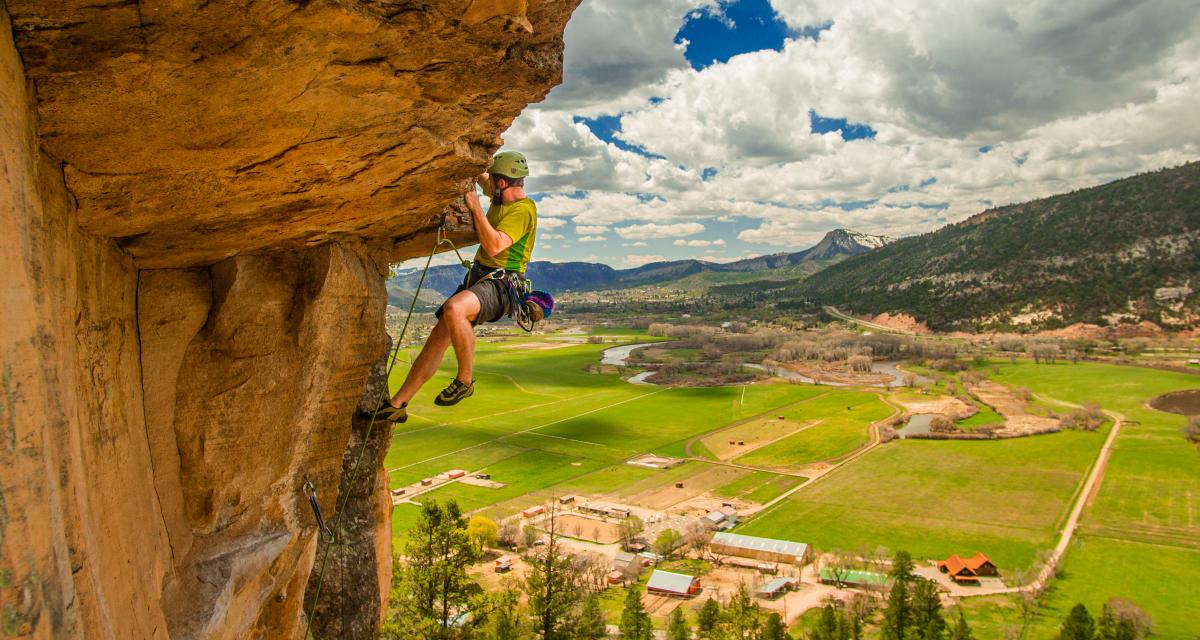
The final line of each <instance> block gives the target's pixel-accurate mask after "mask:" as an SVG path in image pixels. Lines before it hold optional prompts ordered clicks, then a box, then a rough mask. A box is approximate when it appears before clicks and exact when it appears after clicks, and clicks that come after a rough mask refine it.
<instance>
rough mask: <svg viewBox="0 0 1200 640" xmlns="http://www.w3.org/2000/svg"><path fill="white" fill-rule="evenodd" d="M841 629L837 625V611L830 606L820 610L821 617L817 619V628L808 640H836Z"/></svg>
mask: <svg viewBox="0 0 1200 640" xmlns="http://www.w3.org/2000/svg"><path fill="white" fill-rule="evenodd" d="M839 635H841V629H840V627H839V624H838V615H837V610H836V609H834V608H833V605H832V604H827V605H825V607H824V608H822V609H821V617H819V618H817V627H816V628H815V629H813V632H812V634H811V635H809V640H838V636H839Z"/></svg>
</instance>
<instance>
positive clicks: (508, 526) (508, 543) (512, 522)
mask: <svg viewBox="0 0 1200 640" xmlns="http://www.w3.org/2000/svg"><path fill="white" fill-rule="evenodd" d="M520 533H521V525H520V524H518V523H517V520H516V519H515V518H509V519H507V520H503V521H501V522H500V525H499V530H498V531H497V532H496V541H497V542H498V543H499V544H500V546H502V547H508V548H510V549H511V548H513V547H516V546H517V536H518V535H519V534H520Z"/></svg>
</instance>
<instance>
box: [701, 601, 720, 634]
mask: <svg viewBox="0 0 1200 640" xmlns="http://www.w3.org/2000/svg"><path fill="white" fill-rule="evenodd" d="M720 622H721V606H720V605H718V604H717V601H716V600H713V599H712V598H709V599H708V600H705V601H704V606H702V607H700V613H698V614H696V631H697V632H698V633H699V636H700V638H701V639H702V640H709V639H710V638H712V637H713V635H714V634H715V633H716V631H717V625H718V624H719V623H720Z"/></svg>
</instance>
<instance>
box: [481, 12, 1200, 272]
mask: <svg viewBox="0 0 1200 640" xmlns="http://www.w3.org/2000/svg"><path fill="white" fill-rule="evenodd" d="M1064 34H1069V37H1065V36H1064ZM565 41H566V53H565V65H564V80H563V84H562V85H561V86H559V87H557V88H555V89H554V90H553V91H552V92H551V94H550V95H549V97H548V98H547V99H546V100H545V101H543V102H542V103H539V104H535V105H530V107H528V108H527V109H526V110H525V112H524V113H523V114H522V115H521V117H519V118H518V119H517V121H516V122H515V123H514V124H513V126H512V127H511V128H510V129H509V131H508V132H507V133H506V134H505V136H504V137H505V141H506V146H505V148H509V149H517V150H520V151H523V152H525V153H526V154H527V155H528V156H529V164H530V169H531V172H532V173H531V176H530V178H529V180H528V187H529V190H530V192H531V193H532V194H533V195H534V196H535V198H536V199H537V200H538V202H539V214H540V217H541V220H542V224H541V229H540V240H539V243H538V248H537V251H536V254H535V258H536V259H550V260H557V261H564V260H590V261H600V262H605V263H608V264H611V265H613V266H614V267H629V266H636V265H638V264H644V263H646V262H650V261H654V260H658V259H676V258H683V257H698V258H704V259H711V260H717V261H729V260H735V259H738V258H742V257H747V256H750V255H759V254H764V253H773V252H780V251H796V250H800V249H804V248H806V247H808V246H811V245H812V244H813V243H815V242H816V241H818V240H819V239H820V237H821V236H822V235H823V234H824V233H825V232H827V231H829V230H831V229H834V228H839V227H845V228H850V229H854V230H857V231H861V232H865V233H873V234H879V235H887V236H892V237H899V236H904V235H909V234H915V233H922V232H925V231H929V230H932V229H935V228H937V227H940V226H942V225H945V224H947V223H950V222H954V221H957V220H961V219H963V218H965V217H967V216H970V215H972V214H975V213H978V212H980V211H982V210H984V209H986V208H988V207H989V206H992V205H1001V204H1006V203H1011V202H1019V201H1024V200H1029V199H1032V198H1036V197H1042V196H1045V195H1050V194H1053V193H1061V192H1064V191H1069V190H1071V189H1076V188H1080V187H1085V186H1090V185H1094V184H1099V183H1102V182H1105V181H1108V180H1112V179H1116V178H1120V177H1124V176H1127V175H1131V174H1133V173H1137V172H1140V171H1146V170H1152V169H1156V168H1160V167H1163V166H1173V165H1177V164H1180V163H1182V162H1185V161H1190V160H1196V159H1197V158H1198V157H1200V118H1196V117H1195V114H1196V113H1200V86H1198V84H1200V80H1198V79H1200V4H1197V3H1183V2H1178V1H1177V0H1143V1H1142V2H1138V3H1128V2H1118V1H1116V0H1079V1H1077V2H1068V3H1063V2H1061V0H1026V1H1024V2H1021V3H1012V2H1001V1H998V0H966V1H964V2H960V3H930V2H928V1H927V0H856V1H855V2H851V3H848V2H844V1H838V2H834V1H832V0H733V1H728V2H717V1H714V0H584V2H583V3H582V4H581V5H580V7H579V8H578V9H577V10H576V12H575V14H574V16H573V18H572V20H571V22H570V23H569V24H568V27H567V31H566V34H565Z"/></svg>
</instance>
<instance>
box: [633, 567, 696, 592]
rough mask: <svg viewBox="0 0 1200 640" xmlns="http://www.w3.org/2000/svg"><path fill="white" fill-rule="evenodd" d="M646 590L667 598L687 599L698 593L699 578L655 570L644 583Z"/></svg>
mask: <svg viewBox="0 0 1200 640" xmlns="http://www.w3.org/2000/svg"><path fill="white" fill-rule="evenodd" d="M646 590H647V591H649V592H650V593H658V594H662V595H667V596H681V597H685V598H686V597H688V596H691V595H695V594H696V593H698V592H699V591H700V578H695V577H693V576H689V575H686V574H683V573H672V572H670V571H662V570H659V569H655V570H654V573H652V574H650V581H649V582H647V583H646Z"/></svg>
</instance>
